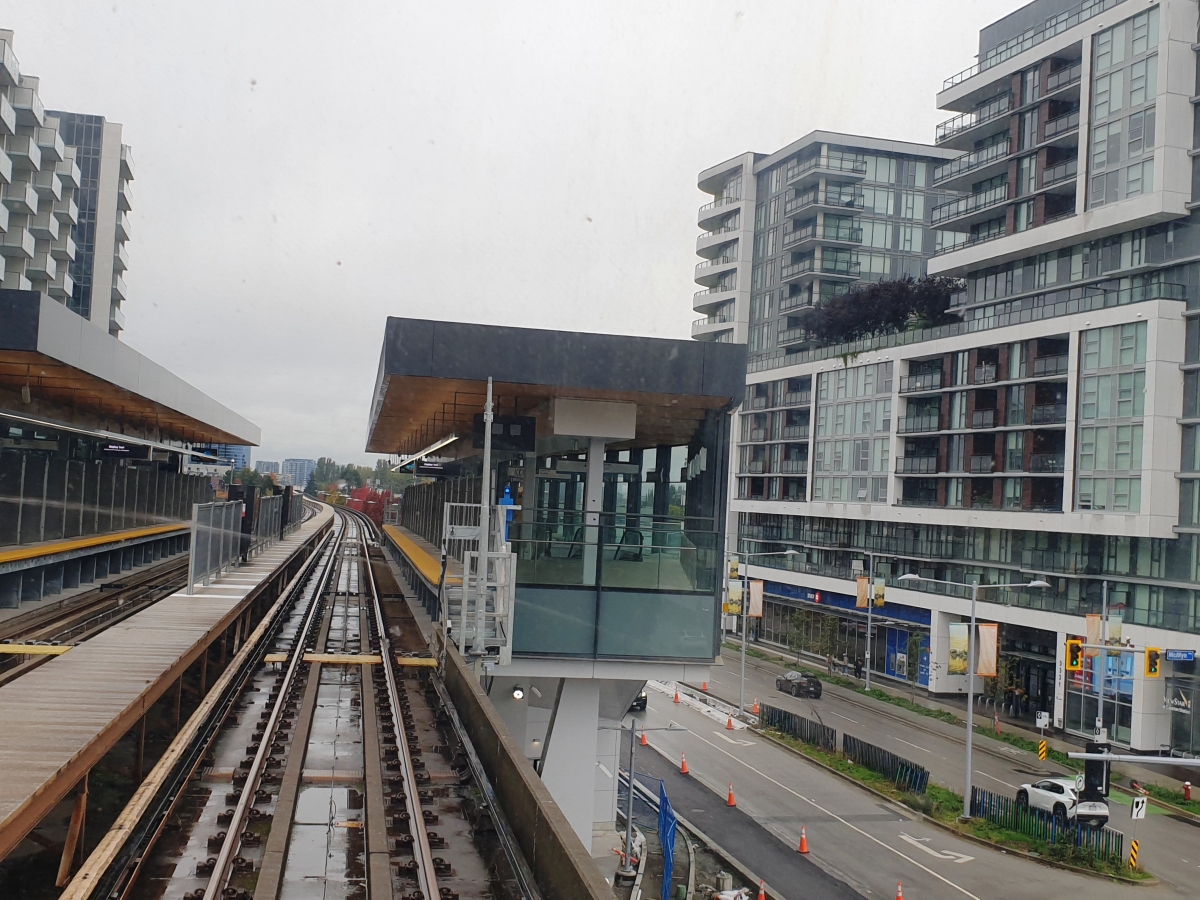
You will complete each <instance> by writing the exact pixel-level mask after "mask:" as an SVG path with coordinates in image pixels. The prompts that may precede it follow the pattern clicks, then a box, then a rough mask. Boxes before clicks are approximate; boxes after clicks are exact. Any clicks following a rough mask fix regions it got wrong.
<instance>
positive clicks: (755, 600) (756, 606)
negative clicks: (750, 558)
mask: <svg viewBox="0 0 1200 900" xmlns="http://www.w3.org/2000/svg"><path fill="white" fill-rule="evenodd" d="M762 597H763V583H762V582H761V581H752V582H750V610H749V612H747V615H748V616H749V617H750V618H752V619H761V618H762Z"/></svg>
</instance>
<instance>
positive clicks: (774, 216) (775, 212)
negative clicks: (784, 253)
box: [770, 197, 783, 253]
mask: <svg viewBox="0 0 1200 900" xmlns="http://www.w3.org/2000/svg"><path fill="white" fill-rule="evenodd" d="M782 199H783V198H782V197H776V198H774V199H773V200H772V201H771V203H770V210H771V224H772V225H774V224H775V223H776V222H778V221H779V207H780V206H781V205H782V203H781V202H780V201H781V200H782ZM771 233H772V234H774V232H771ZM771 252H772V253H774V252H775V251H774V250H772V251H771Z"/></svg>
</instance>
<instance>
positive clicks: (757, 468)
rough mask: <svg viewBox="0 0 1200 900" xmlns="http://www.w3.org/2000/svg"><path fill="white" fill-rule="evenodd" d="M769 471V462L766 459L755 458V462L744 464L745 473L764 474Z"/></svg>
mask: <svg viewBox="0 0 1200 900" xmlns="http://www.w3.org/2000/svg"><path fill="white" fill-rule="evenodd" d="M766 471H767V464H766V462H765V461H764V460H755V461H753V462H748V463H743V464H742V474H743V475H762V474H763V473H764V472H766Z"/></svg>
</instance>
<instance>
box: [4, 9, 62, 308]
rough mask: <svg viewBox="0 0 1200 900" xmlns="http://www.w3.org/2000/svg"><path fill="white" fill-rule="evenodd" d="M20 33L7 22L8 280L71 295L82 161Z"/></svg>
mask: <svg viewBox="0 0 1200 900" xmlns="http://www.w3.org/2000/svg"><path fill="white" fill-rule="evenodd" d="M12 45H13V33H12V32H11V31H2V30H0V194H2V199H3V203H2V205H0V255H2V256H3V266H4V274H3V279H2V280H0V286H3V287H4V288H6V289H11V290H24V291H28V290H38V291H43V292H44V293H46V294H49V295H50V296H51V297H54V298H55V299H56V300H58V301H59V302H60V303H69V301H70V298H71V297H72V293H73V291H74V282H73V279H72V277H71V274H70V272H69V271H68V270H69V268H70V266H71V261H72V260H73V259H74V258H75V256H76V252H77V251H76V247H75V242H74V239H73V238H72V233H71V232H72V228H73V226H74V225H75V223H76V221H77V220H78V217H79V208H78V203H77V199H76V193H77V191H78V190H79V188H80V183H81V175H80V169H79V166H78V165H77V163H76V161H75V150H74V148H71V147H67V146H66V144H65V143H64V142H63V139H62V136H61V135H60V134H59V123H58V120H57V119H56V118H55V117H54V116H52V115H47V114H46V111H45V109H44V107H43V105H42V101H41V98H40V97H39V96H38V79H37V78H34V77H33V76H31V75H22V74H21V71H20V65H19V63H18V62H17V57H16V54H15V53H13V48H12Z"/></svg>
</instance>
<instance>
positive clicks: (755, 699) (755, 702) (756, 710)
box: [754, 697, 758, 716]
mask: <svg viewBox="0 0 1200 900" xmlns="http://www.w3.org/2000/svg"><path fill="white" fill-rule="evenodd" d="M754 714H755V715H756V716H757V715H758V698H757V697H755V698H754Z"/></svg>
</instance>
